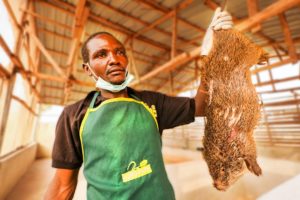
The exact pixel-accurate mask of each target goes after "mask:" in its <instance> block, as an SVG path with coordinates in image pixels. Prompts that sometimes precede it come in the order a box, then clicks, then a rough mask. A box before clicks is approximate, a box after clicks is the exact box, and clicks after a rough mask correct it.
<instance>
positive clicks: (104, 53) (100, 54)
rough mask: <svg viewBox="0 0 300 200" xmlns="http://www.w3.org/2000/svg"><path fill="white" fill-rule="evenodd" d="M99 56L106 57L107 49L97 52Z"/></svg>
mask: <svg viewBox="0 0 300 200" xmlns="http://www.w3.org/2000/svg"><path fill="white" fill-rule="evenodd" d="M97 57H101V58H104V57H106V52H105V51H102V52H99V53H98V54H97Z"/></svg>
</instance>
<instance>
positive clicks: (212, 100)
mask: <svg viewBox="0 0 300 200" xmlns="http://www.w3.org/2000/svg"><path fill="white" fill-rule="evenodd" d="M266 59H267V54H266V53H265V52H264V51H263V49H262V48H260V47H259V46H257V45H255V44H254V43H253V42H251V41H250V40H249V39H248V38H247V37H246V36H244V35H243V34H241V33H240V32H238V31H236V30H221V31H215V32H214V39H213V47H212V50H211V51H210V53H209V55H207V56H206V57H205V58H204V59H203V62H202V64H203V67H202V69H201V71H202V80H203V81H204V83H205V85H206V89H207V91H208V95H209V97H208V102H207V108H206V119H207V120H206V125H205V134H204V138H203V146H204V151H203V154H204V159H205V160H206V163H207V165H208V168H209V172H210V175H211V176H212V178H213V181H214V186H215V187H216V188H217V189H218V190H226V189H227V188H228V187H229V186H230V185H231V184H233V183H234V182H235V181H236V180H237V179H238V178H239V177H240V176H241V175H243V173H244V169H245V165H246V166H247V168H248V170H249V171H251V172H252V173H254V174H255V175H257V176H259V175H261V174H262V170H261V168H260V166H259V165H258V163H257V161H256V146H255V142H254V140H253V130H254V128H255V126H256V125H257V123H258V120H259V117H260V104H259V99H258V96H257V93H256V90H255V87H254V85H253V84H252V82H251V74H250V67H251V66H253V65H255V64H258V63H261V62H262V61H266Z"/></svg>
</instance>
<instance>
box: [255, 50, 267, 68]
mask: <svg viewBox="0 0 300 200" xmlns="http://www.w3.org/2000/svg"><path fill="white" fill-rule="evenodd" d="M268 59H269V54H268V53H266V52H265V51H263V52H262V53H261V55H260V57H259V59H258V63H257V64H258V65H263V64H266V62H267V61H268Z"/></svg>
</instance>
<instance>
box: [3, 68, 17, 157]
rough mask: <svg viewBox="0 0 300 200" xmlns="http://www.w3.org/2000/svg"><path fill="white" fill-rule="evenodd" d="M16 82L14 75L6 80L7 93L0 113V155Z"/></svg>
mask: <svg viewBox="0 0 300 200" xmlns="http://www.w3.org/2000/svg"><path fill="white" fill-rule="evenodd" d="M15 82H16V74H15V73H14V74H12V75H11V77H10V79H8V80H7V84H8V86H7V91H6V97H5V100H4V106H3V110H2V112H1V113H0V153H1V151H2V146H3V137H4V133H5V129H6V125H7V120H8V115H9V109H10V105H11V99H12V94H13V88H14V85H15Z"/></svg>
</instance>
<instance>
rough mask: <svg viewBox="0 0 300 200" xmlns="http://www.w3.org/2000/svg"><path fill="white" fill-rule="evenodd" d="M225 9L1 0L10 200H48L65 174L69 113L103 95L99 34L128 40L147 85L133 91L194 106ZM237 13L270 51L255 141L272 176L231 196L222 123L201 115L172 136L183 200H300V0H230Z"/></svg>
mask: <svg viewBox="0 0 300 200" xmlns="http://www.w3.org/2000/svg"><path fill="white" fill-rule="evenodd" d="M222 3H223V1H222V0H131V1H128V0H112V1H109V0H1V1H0V17H1V18H0V20H1V29H0V30H1V31H0V33H1V35H0V181H1V187H0V199H8V200H13V199H28V200H29V199H30V200H34V199H41V198H42V197H43V195H44V193H45V191H46V189H47V186H48V184H49V182H50V180H51V178H52V177H53V174H54V169H53V168H51V151H52V146H53V142H54V137H55V125H56V122H57V120H58V117H59V115H60V113H61V112H62V109H63V106H65V105H70V104H72V103H74V102H76V101H78V100H80V99H82V98H84V97H85V96H86V95H87V94H88V93H89V92H90V91H92V90H94V89H95V83H94V82H93V80H92V79H91V78H90V77H89V76H87V75H86V74H85V72H84V70H83V68H82V63H83V61H82V57H81V55H80V48H81V46H82V43H83V42H84V41H85V40H86V39H87V38H88V37H89V36H90V35H91V34H93V33H95V32H98V31H107V32H110V33H112V34H113V35H115V36H116V37H117V38H118V39H119V40H120V41H121V42H123V43H124V45H125V47H126V51H127V54H128V58H129V66H128V67H129V71H130V73H132V74H133V75H134V77H135V79H134V81H133V82H132V83H131V84H130V87H132V88H134V89H136V90H151V91H158V92H161V93H164V94H167V95H170V96H188V97H194V95H195V94H196V90H197V88H198V85H199V84H200V79H201V76H203V68H205V66H203V65H202V64H201V63H203V59H205V58H203V57H201V56H200V53H199V52H200V48H201V43H202V40H203V36H204V34H205V31H206V29H207V27H208V25H209V23H210V21H211V18H212V16H213V13H214V10H215V9H216V8H217V7H219V6H220V5H221V4H222ZM226 10H227V11H228V12H229V13H230V14H231V15H232V17H233V22H234V30H236V31H239V32H240V33H241V34H242V35H244V36H245V37H247V38H248V39H249V40H250V41H252V42H253V43H254V44H255V45H257V46H258V47H259V48H260V49H262V50H263V51H264V52H265V53H266V54H268V56H267V57H268V59H267V60H266V62H265V63H263V64H254V65H251V68H250V71H249V82H248V83H250V82H252V84H253V85H254V86H255V90H256V93H257V97H258V99H259V100H258V103H259V106H260V107H259V119H258V123H257V124H256V126H255V129H254V133H253V138H254V142H255V143H256V154H257V162H258V164H259V166H260V168H261V170H262V176H259V177H256V176H254V175H253V174H251V173H249V171H248V172H246V173H245V174H244V175H243V176H242V177H241V178H240V179H239V180H237V181H236V182H235V183H233V184H232V185H231V186H230V188H228V189H227V190H226V191H218V190H216V188H214V186H213V184H212V178H211V176H210V172H209V169H208V166H207V164H206V160H205V159H204V157H203V149H204V146H203V136H204V132H205V126H206V125H207V124H209V123H210V122H209V120H210V119H207V118H205V117H197V118H196V120H195V122H194V123H192V124H189V125H184V126H180V127H177V128H174V129H168V130H165V131H164V133H163V135H162V143H163V148H162V151H163V156H164V161H165V164H166V170H167V173H168V176H169V179H170V181H171V183H172V185H173V188H174V190H175V194H176V199H178V200H194V199H195V200H198V199H209V200H215V199H216V200H217V199H241V200H242V199H243V200H244V199H245V200H248V199H261V200H266V199H272V200H273V199H300V193H299V187H300V0H247V1H245V0H243V1H240V0H228V1H227V5H226ZM220 34H221V33H220ZM229 43H230V41H229ZM233 46H236V45H235V44H234V43H230V44H228V48H232V47H233ZM224 48H227V45H226V44H225V46H224ZM235 55H236V54H235ZM243 55H246V52H243V49H240V51H239V56H240V58H241V57H243ZM233 57H234V56H233ZM233 59H235V57H234V58H233ZM225 60H226V59H225ZM201 72H202V73H201ZM225 75H226V74H224V76H225ZM213 78H216V76H214V77H211V79H213ZM221 78H222V77H220V79H221ZM250 79H251V80H250ZM214 80H215V79H214ZM223 92H224V94H225V96H228V97H229V98H230V97H232V98H233V97H234V98H237V97H236V96H234V95H233V91H230V90H228V91H227V90H223ZM235 95H236V94H235ZM212 98H214V96H212ZM233 101H234V100H233ZM212 102H214V100H212ZM255 108H256V107H255ZM252 112H255V109H249V110H248V111H247V113H248V114H249V113H250V114H251V113H252ZM220 115H221V114H220ZM223 115H225V114H224V113H223ZM248 121H249V120H248ZM224 153H226V152H224ZM229 157H230V156H229ZM85 191H86V182H85V179H84V177H83V175H82V173H80V175H79V182H78V187H77V190H76V193H75V196H74V199H85V198H86V197H85Z"/></svg>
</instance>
